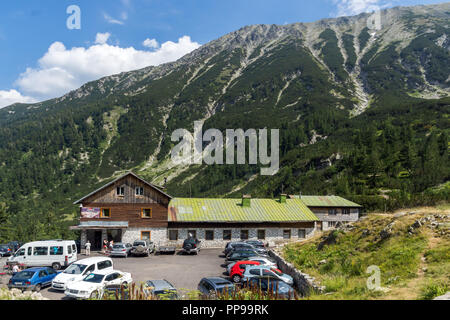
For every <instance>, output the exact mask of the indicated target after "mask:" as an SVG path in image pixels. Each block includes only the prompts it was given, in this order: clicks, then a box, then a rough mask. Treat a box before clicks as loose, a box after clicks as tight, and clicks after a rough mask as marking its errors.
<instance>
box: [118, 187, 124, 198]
mask: <svg viewBox="0 0 450 320" xmlns="http://www.w3.org/2000/svg"><path fill="white" fill-rule="evenodd" d="M116 195H118V196H119V197H123V196H125V187H117V189H116Z"/></svg>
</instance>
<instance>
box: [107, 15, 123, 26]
mask: <svg viewBox="0 0 450 320" xmlns="http://www.w3.org/2000/svg"><path fill="white" fill-rule="evenodd" d="M103 18H105V20H106V21H107V22H108V23H111V24H120V25H123V24H125V22H123V21H120V20H118V19H114V18H113V17H111V16H110V15H109V14H107V13H103Z"/></svg>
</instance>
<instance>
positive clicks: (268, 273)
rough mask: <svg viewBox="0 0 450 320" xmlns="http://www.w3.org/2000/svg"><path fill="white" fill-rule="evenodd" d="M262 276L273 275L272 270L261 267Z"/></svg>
mask: <svg viewBox="0 0 450 320" xmlns="http://www.w3.org/2000/svg"><path fill="white" fill-rule="evenodd" d="M262 275H263V276H273V272H272V271H270V270H267V269H262Z"/></svg>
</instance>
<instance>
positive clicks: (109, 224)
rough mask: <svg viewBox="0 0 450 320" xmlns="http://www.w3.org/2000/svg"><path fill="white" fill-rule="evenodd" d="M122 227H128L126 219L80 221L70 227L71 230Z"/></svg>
mask: <svg viewBox="0 0 450 320" xmlns="http://www.w3.org/2000/svg"><path fill="white" fill-rule="evenodd" d="M123 228H128V221H81V222H80V224H79V225H77V226H71V227H70V229H71V230H83V229H123Z"/></svg>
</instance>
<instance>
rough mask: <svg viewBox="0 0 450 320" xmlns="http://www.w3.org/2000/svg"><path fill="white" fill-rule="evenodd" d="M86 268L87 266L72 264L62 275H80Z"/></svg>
mask: <svg viewBox="0 0 450 320" xmlns="http://www.w3.org/2000/svg"><path fill="white" fill-rule="evenodd" d="M86 267H87V266H86V265H85V264H78V263H73V264H71V265H70V266H69V267H68V268H67V269H66V270H64V273H69V274H81V273H82V272H83V271H84V269H86Z"/></svg>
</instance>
